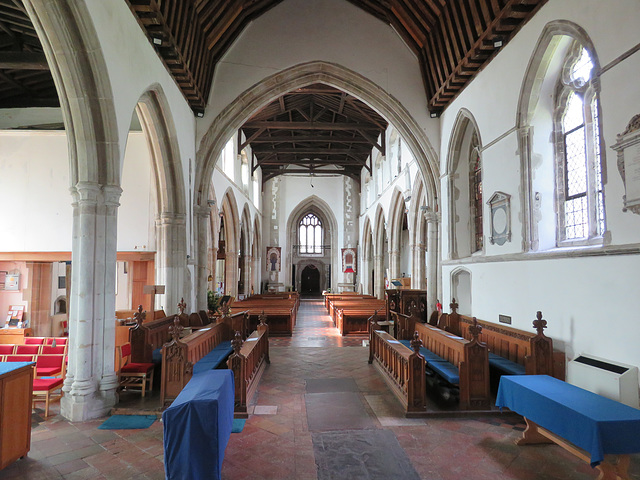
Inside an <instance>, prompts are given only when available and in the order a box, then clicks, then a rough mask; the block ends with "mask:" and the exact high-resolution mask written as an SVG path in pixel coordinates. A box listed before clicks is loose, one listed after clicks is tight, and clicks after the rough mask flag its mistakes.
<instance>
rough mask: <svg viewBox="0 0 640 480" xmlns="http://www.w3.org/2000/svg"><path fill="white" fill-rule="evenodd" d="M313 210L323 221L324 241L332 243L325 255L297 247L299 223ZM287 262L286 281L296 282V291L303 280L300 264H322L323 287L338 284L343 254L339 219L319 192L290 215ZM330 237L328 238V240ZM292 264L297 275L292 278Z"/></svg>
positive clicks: (321, 284) (324, 252)
mask: <svg viewBox="0 0 640 480" xmlns="http://www.w3.org/2000/svg"><path fill="white" fill-rule="evenodd" d="M308 213H312V214H314V215H316V216H317V217H318V218H319V219H320V221H321V222H322V224H323V230H324V235H325V237H324V241H323V243H324V244H325V245H329V247H330V249H329V253H328V254H327V251H326V249H324V250H323V253H322V255H319V256H313V257H307V256H303V255H299V254H298V253H297V251H296V249H295V247H294V246H295V245H296V244H297V243H298V224H299V223H300V220H301V219H302V218H303V217H304V216H305V215H307V214H308ZM286 231H287V249H286V251H287V261H286V265H287V268H286V273H285V276H284V278H285V279H286V280H285V281H286V282H287V283H289V284H290V285H292V286H293V287H294V288H296V290H297V289H298V287H299V283H300V273H301V268H298V267H300V266H303V267H304V266H306V265H310V264H315V265H316V266H318V265H320V266H321V267H320V268H321V270H320V286H321V288H322V289H326V288H332V289H335V288H336V287H337V281H338V272H339V271H340V269H339V261H340V259H339V257H340V251H339V249H338V222H337V220H336V217H335V214H334V213H333V210H332V209H331V207H330V206H329V204H328V203H327V202H325V201H324V200H322V199H321V198H320V197H318V196H317V195H311V196H309V197H307V198H305V199H304V200H302V201H301V202H300V203H299V204H298V205H296V207H295V208H294V209H293V210H292V211H291V213H290V214H289V218H288V219H287V230H286ZM327 240H328V241H327ZM292 265H296V271H295V278H293V277H292V268H291V266H292Z"/></svg>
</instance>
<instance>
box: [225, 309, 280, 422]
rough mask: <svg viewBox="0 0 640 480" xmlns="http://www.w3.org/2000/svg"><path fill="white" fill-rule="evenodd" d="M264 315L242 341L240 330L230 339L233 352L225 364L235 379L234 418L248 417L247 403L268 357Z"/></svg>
mask: <svg viewBox="0 0 640 480" xmlns="http://www.w3.org/2000/svg"><path fill="white" fill-rule="evenodd" d="M265 320H266V317H265V316H264V315H261V316H260V323H259V324H258V328H257V329H256V330H255V331H254V332H253V333H252V334H251V335H249V337H247V339H246V340H245V341H244V342H243V340H242V336H241V335H240V332H236V333H235V338H234V339H233V340H232V342H231V345H232V346H233V351H234V353H233V354H231V356H230V357H229V360H227V365H228V367H229V369H230V370H232V371H233V378H234V381H235V392H236V393H235V395H236V397H235V410H234V412H235V413H234V416H235V417H236V418H248V416H249V414H248V413H247V405H248V404H249V402H250V401H251V399H252V398H253V396H254V395H255V392H256V390H257V389H258V383H259V382H260V378H261V377H262V373H263V372H264V369H265V368H266V365H267V364H268V363H271V360H270V359H269V327H268V326H267V324H266V323H265Z"/></svg>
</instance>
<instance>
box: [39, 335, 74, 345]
mask: <svg viewBox="0 0 640 480" xmlns="http://www.w3.org/2000/svg"><path fill="white" fill-rule="evenodd" d="M67 340H69V339H68V338H67V337H47V338H46V339H45V341H44V344H45V345H53V342H54V341H55V342H56V346H58V345H66V344H67Z"/></svg>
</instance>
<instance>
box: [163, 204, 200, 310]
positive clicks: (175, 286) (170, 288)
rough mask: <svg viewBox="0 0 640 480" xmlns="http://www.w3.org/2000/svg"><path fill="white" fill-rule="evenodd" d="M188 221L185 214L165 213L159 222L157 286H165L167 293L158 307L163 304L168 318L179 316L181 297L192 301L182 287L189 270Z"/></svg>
mask: <svg viewBox="0 0 640 480" xmlns="http://www.w3.org/2000/svg"><path fill="white" fill-rule="evenodd" d="M185 220H186V217H185V215H184V214H177V213H166V212H165V213H161V214H160V215H159V216H158V218H157V219H156V237H157V245H158V253H157V254H156V283H157V284H158V285H164V286H165V293H164V295H160V296H159V298H158V299H156V305H158V304H160V305H162V307H163V308H164V311H165V313H166V314H167V315H172V314H174V313H177V305H178V302H179V301H180V299H181V298H183V297H185V296H186V297H187V298H190V294H188V295H185V292H184V288H183V286H184V285H185V274H186V268H187V251H186V221H185ZM205 241H206V240H205Z"/></svg>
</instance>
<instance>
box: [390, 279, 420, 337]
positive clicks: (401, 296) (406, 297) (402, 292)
mask: <svg viewBox="0 0 640 480" xmlns="http://www.w3.org/2000/svg"><path fill="white" fill-rule="evenodd" d="M384 298H385V300H386V303H387V305H386V306H387V320H391V318H392V316H391V312H396V313H403V314H405V315H410V314H411V308H412V307H417V309H418V311H419V312H420V321H421V322H423V323H424V322H426V321H427V291H426V290H418V289H411V288H402V289H388V290H385V291H384ZM411 335H413V332H412V333H411Z"/></svg>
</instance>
